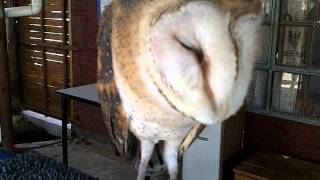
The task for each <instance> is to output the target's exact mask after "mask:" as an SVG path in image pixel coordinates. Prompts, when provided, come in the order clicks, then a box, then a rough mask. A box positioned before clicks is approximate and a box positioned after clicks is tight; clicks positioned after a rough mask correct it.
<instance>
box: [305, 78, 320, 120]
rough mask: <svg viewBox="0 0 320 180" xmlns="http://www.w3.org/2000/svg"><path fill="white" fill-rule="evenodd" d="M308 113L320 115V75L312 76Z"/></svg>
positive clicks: (308, 114)
mask: <svg viewBox="0 0 320 180" xmlns="http://www.w3.org/2000/svg"><path fill="white" fill-rule="evenodd" d="M306 115H307V116H313V117H320V76H312V77H310V83H309V89H308V99H307V107H306Z"/></svg>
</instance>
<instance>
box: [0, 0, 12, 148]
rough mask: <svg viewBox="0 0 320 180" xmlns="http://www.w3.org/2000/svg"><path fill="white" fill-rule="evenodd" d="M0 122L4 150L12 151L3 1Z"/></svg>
mask: <svg viewBox="0 0 320 180" xmlns="http://www.w3.org/2000/svg"><path fill="white" fill-rule="evenodd" d="M0 99H1V101H0V122H1V132H2V138H3V142H4V143H3V145H4V148H5V149H6V150H12V149H13V136H12V117H11V89H10V77H9V64H8V55H7V37H6V21H5V16H4V5H3V1H2V0H1V1H0Z"/></svg>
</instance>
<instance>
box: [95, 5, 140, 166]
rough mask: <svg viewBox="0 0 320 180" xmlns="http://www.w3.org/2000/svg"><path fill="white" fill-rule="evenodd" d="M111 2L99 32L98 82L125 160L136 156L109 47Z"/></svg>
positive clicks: (112, 133)
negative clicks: (115, 78)
mask: <svg viewBox="0 0 320 180" xmlns="http://www.w3.org/2000/svg"><path fill="white" fill-rule="evenodd" d="M111 31H112V5H109V6H108V7H106V11H105V12H104V14H103V16H102V18H101V20H100V29H99V33H98V82H97V89H98V92H99V97H100V102H101V107H102V112H103V114H104V120H105V124H106V126H107V129H108V133H109V136H110V138H111V140H112V141H113V143H114V144H115V146H116V148H117V150H118V152H119V153H120V155H122V156H124V157H125V158H126V159H127V160H130V159H132V158H133V157H134V156H135V155H136V146H137V140H136V139H135V137H134V136H133V135H132V134H131V133H130V132H129V130H128V119H127V115H126V113H125V111H124V110H123V107H122V104H121V100H120V97H119V93H118V89H117V86H116V83H115V80H114V73H113V68H112V53H111V52H112V50H111Z"/></svg>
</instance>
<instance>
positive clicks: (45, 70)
mask: <svg viewBox="0 0 320 180" xmlns="http://www.w3.org/2000/svg"><path fill="white" fill-rule="evenodd" d="M42 3H43V4H44V6H43V7H42V11H41V16H40V18H41V31H40V33H41V42H45V37H46V36H45V26H44V24H45V7H46V1H45V0H43V2H42ZM41 47H42V48H41V49H42V63H43V66H42V67H43V85H44V93H45V98H44V99H45V109H46V112H47V113H48V112H49V100H48V96H49V92H48V65H47V57H46V51H47V48H46V47H44V46H41Z"/></svg>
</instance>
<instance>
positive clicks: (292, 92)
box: [271, 72, 306, 115]
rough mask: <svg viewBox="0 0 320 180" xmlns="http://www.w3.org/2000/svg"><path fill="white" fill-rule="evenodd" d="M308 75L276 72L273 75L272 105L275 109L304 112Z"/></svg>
mask: <svg viewBox="0 0 320 180" xmlns="http://www.w3.org/2000/svg"><path fill="white" fill-rule="evenodd" d="M305 83H306V77H305V76H303V75H299V74H292V73H282V72H276V73H274V77H273V89H272V105H271V109H272V110H274V111H279V112H285V113H294V114H300V115H301V114H302V110H303V104H304V96H305V88H304V87H305Z"/></svg>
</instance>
